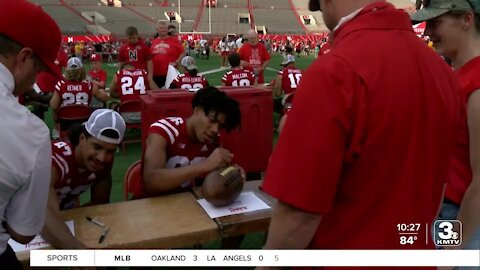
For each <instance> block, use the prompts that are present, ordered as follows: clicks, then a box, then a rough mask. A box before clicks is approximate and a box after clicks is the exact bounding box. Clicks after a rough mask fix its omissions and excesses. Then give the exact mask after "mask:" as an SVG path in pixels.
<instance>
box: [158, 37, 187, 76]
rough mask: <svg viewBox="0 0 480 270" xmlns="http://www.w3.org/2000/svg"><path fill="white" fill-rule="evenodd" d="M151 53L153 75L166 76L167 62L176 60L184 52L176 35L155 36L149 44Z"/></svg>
mask: <svg viewBox="0 0 480 270" xmlns="http://www.w3.org/2000/svg"><path fill="white" fill-rule="evenodd" d="M150 49H151V52H152V55H153V75H154V76H167V71H168V64H170V63H172V62H175V61H177V59H178V57H180V55H181V54H182V53H183V52H184V49H183V47H182V44H181V43H180V41H178V39H177V38H176V37H167V38H156V39H154V40H153V41H152V46H150Z"/></svg>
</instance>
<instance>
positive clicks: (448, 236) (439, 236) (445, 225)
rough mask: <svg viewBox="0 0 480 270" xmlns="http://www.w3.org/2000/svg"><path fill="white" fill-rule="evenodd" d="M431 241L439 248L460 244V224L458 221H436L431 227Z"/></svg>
mask: <svg viewBox="0 0 480 270" xmlns="http://www.w3.org/2000/svg"><path fill="white" fill-rule="evenodd" d="M433 240H434V243H435V245H437V246H441V247H446V246H449V247H452V246H459V245H460V244H462V223H461V222H460V221H458V220H437V221H435V223H434V225H433Z"/></svg>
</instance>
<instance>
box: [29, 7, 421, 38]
mask: <svg viewBox="0 0 480 270" xmlns="http://www.w3.org/2000/svg"><path fill="white" fill-rule="evenodd" d="M31 1H32V2H34V3H37V4H38V5H41V6H43V8H44V9H45V10H46V11H47V12H48V13H49V14H50V15H51V16H52V17H53V18H54V19H55V20H56V21H57V22H61V23H59V25H60V28H61V30H62V32H63V33H64V34H85V33H92V32H95V31H94V30H95V29H97V30H98V29H100V28H101V29H106V30H107V31H108V32H109V33H112V34H115V35H119V36H123V35H124V31H125V28H126V27H128V26H131V25H134V26H136V27H137V28H138V30H139V32H140V34H141V35H152V33H154V31H155V27H154V26H155V22H156V21H157V20H167V18H166V17H165V12H177V13H178V14H179V15H180V17H181V18H182V22H181V25H179V24H178V23H177V22H173V23H174V24H175V25H177V26H179V30H180V32H186V33H188V32H194V31H196V32H198V33H202V32H203V33H209V32H210V29H211V33H212V34H214V35H219V34H227V33H245V32H246V31H247V30H248V29H249V28H250V24H248V23H247V24H245V23H243V24H240V23H239V21H238V17H239V16H238V14H239V13H246V14H248V13H249V6H248V5H249V3H251V7H252V10H253V12H252V13H253V14H252V15H253V18H254V24H255V25H257V26H263V25H264V26H265V27H266V28H267V33H270V34H281V33H283V34H305V33H317V32H323V31H327V29H326V27H325V25H324V23H323V19H322V15H321V13H320V12H310V11H309V10H308V1H307V0H250V1H247V0H219V1H218V3H217V6H216V7H215V8H212V9H211V27H210V25H209V12H208V8H205V7H203V6H202V3H203V2H202V1H200V0H180V9H179V6H178V1H177V0H175V1H172V0H170V1H166V2H164V1H154V0H122V5H123V6H122V7H109V6H106V5H105V4H104V1H103V2H102V1H101V0H64V1H59V0H31ZM390 2H392V3H393V4H395V5H396V6H397V7H399V8H404V7H407V6H409V5H412V0H392V1H390ZM82 12H83V15H82ZM85 12H87V14H86V13H85ZM93 12H97V13H98V14H100V15H101V16H104V17H105V18H106V22H101V21H98V20H95V22H93V20H92V18H91V17H90V16H91V15H88V14H92V13H93ZM304 15H311V16H313V18H314V19H315V21H316V24H312V25H306V26H304V25H302V24H303V20H302V19H301V18H302V17H303V16H304ZM297 16H299V17H297ZM299 18H300V21H301V22H302V23H301V22H299ZM195 28H196V29H195ZM92 29H93V30H92ZM96 32H100V31H96Z"/></svg>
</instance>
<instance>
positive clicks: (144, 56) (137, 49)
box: [118, 26, 157, 89]
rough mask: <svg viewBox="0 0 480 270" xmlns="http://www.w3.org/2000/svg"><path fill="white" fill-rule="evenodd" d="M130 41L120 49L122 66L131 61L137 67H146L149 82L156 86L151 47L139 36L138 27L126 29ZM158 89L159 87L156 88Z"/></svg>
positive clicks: (119, 63)
mask: <svg viewBox="0 0 480 270" xmlns="http://www.w3.org/2000/svg"><path fill="white" fill-rule="evenodd" d="M125 35H126V36H127V39H128V42H126V43H125V44H123V45H122V47H120V50H119V56H118V57H119V61H118V65H119V66H120V67H122V66H123V64H126V63H130V64H132V65H133V66H134V67H135V68H136V69H144V70H146V71H147V72H148V82H149V84H150V85H152V87H154V86H155V84H154V83H152V81H153V60H152V53H151V51H150V48H149V47H148V46H147V44H145V42H144V41H143V40H141V39H140V38H139V36H138V30H137V28H135V27H133V26H130V27H127V29H126V30H125ZM154 89H157V88H154Z"/></svg>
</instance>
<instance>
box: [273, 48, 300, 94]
mask: <svg viewBox="0 0 480 270" xmlns="http://www.w3.org/2000/svg"><path fill="white" fill-rule="evenodd" d="M282 65H283V69H282V70H280V71H279V72H278V74H277V78H276V82H275V87H274V88H273V93H274V95H275V97H280V96H282V95H290V94H292V93H293V92H295V90H297V87H298V84H299V83H300V80H301V78H302V71H301V70H300V69H298V68H296V67H295V56H293V55H291V54H287V55H285V56H284V57H283V61H282Z"/></svg>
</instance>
